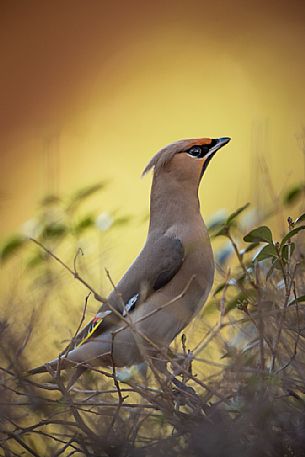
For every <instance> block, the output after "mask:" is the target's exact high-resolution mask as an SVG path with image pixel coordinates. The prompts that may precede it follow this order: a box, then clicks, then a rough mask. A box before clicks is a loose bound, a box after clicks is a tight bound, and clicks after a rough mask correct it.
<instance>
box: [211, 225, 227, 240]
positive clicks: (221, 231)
mask: <svg viewBox="0 0 305 457" xmlns="http://www.w3.org/2000/svg"><path fill="white" fill-rule="evenodd" d="M228 229H229V227H228V226H227V225H222V226H221V227H220V229H219V230H218V232H216V233H214V235H212V236H213V238H216V237H217V236H221V235H223V236H226V235H227V234H228Z"/></svg>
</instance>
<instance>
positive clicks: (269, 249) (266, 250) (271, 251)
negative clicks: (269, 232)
mask: <svg viewBox="0 0 305 457" xmlns="http://www.w3.org/2000/svg"><path fill="white" fill-rule="evenodd" d="M270 257H278V254H277V252H276V249H275V247H274V245H273V244H267V245H266V246H264V247H263V249H261V250H260V251H259V253H258V254H257V256H256V257H255V260H258V261H259V262H260V261H262V260H265V259H270Z"/></svg>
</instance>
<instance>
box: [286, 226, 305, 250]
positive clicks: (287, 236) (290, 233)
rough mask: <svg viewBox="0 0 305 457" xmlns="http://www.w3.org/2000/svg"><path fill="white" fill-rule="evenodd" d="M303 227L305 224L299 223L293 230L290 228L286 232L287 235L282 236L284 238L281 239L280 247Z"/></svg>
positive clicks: (304, 227)
mask: <svg viewBox="0 0 305 457" xmlns="http://www.w3.org/2000/svg"><path fill="white" fill-rule="evenodd" d="M304 229H305V225H301V226H300V227H297V228H295V229H293V230H290V232H288V233H287V235H285V236H284V238H283V239H282V241H281V247H282V246H284V244H285V243H286V242H287V241H288V240H290V239H291V238H292V237H293V236H295V235H296V234H297V233H299V232H300V231H301V230H304Z"/></svg>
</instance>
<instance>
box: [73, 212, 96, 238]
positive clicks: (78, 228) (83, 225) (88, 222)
mask: <svg viewBox="0 0 305 457" xmlns="http://www.w3.org/2000/svg"><path fill="white" fill-rule="evenodd" d="M94 221H95V218H94V216H92V215H87V216H85V217H84V218H83V219H81V220H80V221H79V222H78V223H77V224H76V225H75V227H74V232H75V233H76V234H77V235H79V234H80V233H82V232H84V230H86V229H88V228H90V227H93V226H94V225H95V222H94Z"/></svg>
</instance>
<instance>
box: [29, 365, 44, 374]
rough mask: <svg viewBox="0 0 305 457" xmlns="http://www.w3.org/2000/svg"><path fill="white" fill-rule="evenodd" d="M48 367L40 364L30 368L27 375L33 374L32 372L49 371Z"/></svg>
mask: <svg viewBox="0 0 305 457" xmlns="http://www.w3.org/2000/svg"><path fill="white" fill-rule="evenodd" d="M47 372H48V369H47V367H46V365H40V366H39V367H35V368H32V369H31V370H28V371H27V372H26V375H27V376H31V375H32V374H37V373H47Z"/></svg>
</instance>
